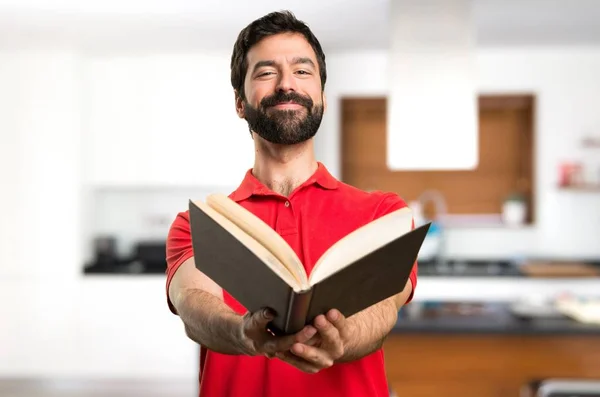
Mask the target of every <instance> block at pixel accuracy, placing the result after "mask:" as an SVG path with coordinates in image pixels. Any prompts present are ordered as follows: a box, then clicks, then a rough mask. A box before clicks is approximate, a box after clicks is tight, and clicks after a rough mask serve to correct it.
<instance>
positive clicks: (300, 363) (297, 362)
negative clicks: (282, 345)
mask: <svg viewBox="0 0 600 397" xmlns="http://www.w3.org/2000/svg"><path fill="white" fill-rule="evenodd" d="M276 357H277V358H279V359H280V360H281V361H283V362H286V363H288V364H290V365H292V366H294V367H296V368H298V369H299V370H301V371H303V372H307V373H310V374H316V373H317V372H319V371H320V370H321V369H322V368H321V367H319V366H317V365H314V364H312V363H310V362H308V361H306V360H304V359H303V358H300V357H297V356H295V355H293V354H292V353H290V352H283V353H277V354H276Z"/></svg>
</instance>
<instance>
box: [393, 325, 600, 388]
mask: <svg viewBox="0 0 600 397" xmlns="http://www.w3.org/2000/svg"><path fill="white" fill-rule="evenodd" d="M384 352H385V360H386V371H387V376H388V380H389V382H390V384H391V386H392V388H393V389H394V391H395V392H396V393H397V394H398V395H399V396H426V395H428V396H438V395H439V396H442V395H443V396H444V397H464V396H477V397H486V396H513V397H514V396H518V395H519V391H520V389H521V388H522V387H523V386H525V385H526V384H528V383H529V382H530V381H533V380H536V379H543V378H556V377H572V378H581V379H586V378H587V379H599V378H600V336H581V335H574V336H542V335H535V336H533V335H532V336H517V335H487V336H486V335H408V334H394V335H391V336H390V337H389V338H388V340H387V341H386V343H385V345H384Z"/></svg>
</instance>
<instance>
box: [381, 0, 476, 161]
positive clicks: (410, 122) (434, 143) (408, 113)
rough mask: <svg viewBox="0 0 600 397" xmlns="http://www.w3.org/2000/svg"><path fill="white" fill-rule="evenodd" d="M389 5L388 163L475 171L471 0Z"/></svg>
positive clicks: (404, 0) (405, 0) (406, 0)
mask: <svg viewBox="0 0 600 397" xmlns="http://www.w3.org/2000/svg"><path fill="white" fill-rule="evenodd" d="M389 7H390V17H391V21H390V22H391V26H390V29H391V32H390V33H391V40H390V52H389V64H388V73H389V76H388V81H389V84H390V85H389V91H388V102H387V103H388V105H387V164H388V167H389V168H390V169H391V170H398V171H400V170H411V171H417V170H418V171H434V170H472V169H474V168H476V167H477V164H478V159H479V153H478V146H479V143H478V124H479V122H478V105H477V92H476V76H475V45H476V43H475V27H474V23H473V17H472V0H390V6H389Z"/></svg>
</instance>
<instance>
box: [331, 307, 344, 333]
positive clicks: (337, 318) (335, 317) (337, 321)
mask: <svg viewBox="0 0 600 397" xmlns="http://www.w3.org/2000/svg"><path fill="white" fill-rule="evenodd" d="M327 320H329V322H330V323H331V324H333V326H334V327H336V328H337V329H338V330H342V329H344V327H345V326H346V317H345V316H344V315H343V314H342V313H341V312H340V311H339V310H336V309H331V310H330V311H329V312H327Z"/></svg>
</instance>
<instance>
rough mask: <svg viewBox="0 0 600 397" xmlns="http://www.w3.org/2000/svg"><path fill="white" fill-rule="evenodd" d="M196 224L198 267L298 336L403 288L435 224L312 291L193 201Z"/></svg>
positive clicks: (282, 330)
mask: <svg viewBox="0 0 600 397" xmlns="http://www.w3.org/2000/svg"><path fill="white" fill-rule="evenodd" d="M189 211H190V227H191V232H192V246H193V249H194V257H195V263H196V267H197V268H198V269H199V270H200V271H201V272H203V273H204V274H205V275H206V276H208V277H209V278H211V279H212V280H213V281H214V282H215V283H217V284H218V285H219V286H221V288H223V289H224V290H226V291H227V292H228V293H229V294H230V295H231V296H233V297H234V298H235V299H236V300H237V301H238V302H240V303H241V304H242V305H243V306H244V307H245V308H246V309H248V310H249V311H250V312H254V311H257V310H260V309H261V308H263V307H269V308H271V309H273V310H274V311H275V319H274V320H273V323H272V324H271V326H270V328H271V330H272V331H273V332H275V333H276V334H292V333H295V332H298V331H300V330H301V329H302V327H303V326H304V325H305V324H309V323H311V322H312V321H313V320H314V318H315V317H316V316H317V315H318V314H322V313H325V312H327V311H328V310H329V309H332V308H336V309H338V310H340V312H341V313H343V314H344V315H345V316H351V315H353V314H355V313H357V312H359V311H361V310H363V309H365V308H367V307H369V306H371V305H373V304H375V303H377V302H379V301H381V300H383V299H386V298H388V297H390V296H392V295H395V294H397V293H399V292H401V291H402V290H403V289H404V286H405V284H406V281H407V280H408V278H409V276H410V272H411V270H412V267H413V265H414V263H415V261H416V259H417V255H418V253H419V250H420V248H421V245H422V243H423V241H424V239H425V236H426V234H427V231H428V229H429V224H427V225H423V226H421V227H419V228H416V229H414V230H412V231H410V232H408V233H406V234H404V235H402V236H401V237H399V238H397V239H395V240H393V241H391V242H390V243H388V244H386V245H384V246H383V247H381V248H379V249H377V250H375V251H372V252H370V253H366V254H365V256H363V257H362V258H361V259H359V260H357V261H356V262H354V263H353V264H351V265H350V266H348V267H346V268H344V269H342V270H340V271H338V272H336V273H334V274H332V275H331V276H329V277H328V278H326V279H325V280H322V281H321V282H319V283H318V284H317V285H315V286H314V287H313V289H311V290H310V291H305V292H303V293H300V294H296V293H294V291H293V289H292V288H291V287H290V286H289V285H287V283H286V282H285V281H283V280H282V279H281V278H280V277H279V276H278V275H277V274H275V273H273V271H272V270H271V269H270V268H269V267H268V266H267V265H265V264H264V263H263V261H262V259H260V258H259V257H257V256H256V255H255V254H254V253H253V252H252V251H251V250H250V249H249V248H247V247H246V246H245V245H244V244H243V243H241V242H240V241H239V240H238V239H237V238H235V237H234V236H233V235H232V234H231V233H230V232H229V231H227V230H226V229H224V228H223V227H221V225H219V223H218V222H216V221H215V220H213V219H212V218H211V217H210V216H208V215H207V214H205V213H204V212H203V211H202V210H201V209H199V208H198V207H196V206H195V205H194V204H193V203H192V202H191V201H190V206H189Z"/></svg>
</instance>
